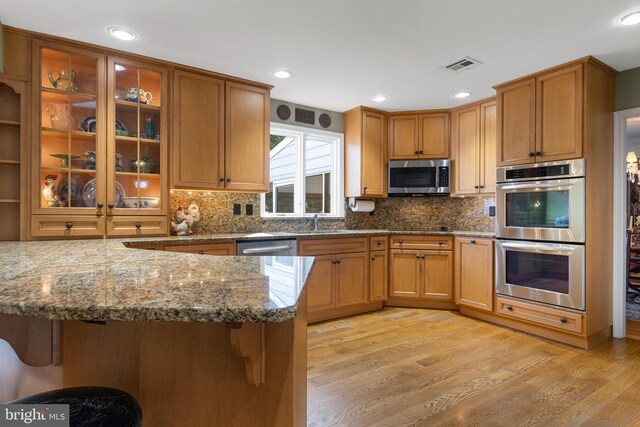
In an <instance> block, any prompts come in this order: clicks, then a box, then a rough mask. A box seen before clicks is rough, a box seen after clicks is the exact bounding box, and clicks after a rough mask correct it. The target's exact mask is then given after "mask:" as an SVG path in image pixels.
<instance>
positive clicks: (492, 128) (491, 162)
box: [480, 100, 497, 194]
mask: <svg viewBox="0 0 640 427" xmlns="http://www.w3.org/2000/svg"><path fill="white" fill-rule="evenodd" d="M496 125H497V123H496V101H495V100H494V101H491V102H486V103H483V104H481V105H480V193H483V194H495V192H496Z"/></svg>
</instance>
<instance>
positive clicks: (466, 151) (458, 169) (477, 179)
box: [452, 100, 496, 196]
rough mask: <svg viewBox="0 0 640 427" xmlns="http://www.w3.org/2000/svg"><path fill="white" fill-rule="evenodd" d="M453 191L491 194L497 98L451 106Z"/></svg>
mask: <svg viewBox="0 0 640 427" xmlns="http://www.w3.org/2000/svg"><path fill="white" fill-rule="evenodd" d="M452 122H453V146H454V148H453V152H454V158H455V164H454V176H455V179H454V194H455V195H456V196H458V195H461V196H462V195H465V196H466V195H492V194H495V191H496V189H495V187H496V178H495V174H496V170H495V168H496V155H495V153H496V102H495V100H490V101H486V102H482V103H478V104H474V105H471V106H465V107H463V108H460V109H457V110H454V111H453V113H452Z"/></svg>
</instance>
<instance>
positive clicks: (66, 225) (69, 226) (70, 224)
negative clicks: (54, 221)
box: [65, 222, 73, 230]
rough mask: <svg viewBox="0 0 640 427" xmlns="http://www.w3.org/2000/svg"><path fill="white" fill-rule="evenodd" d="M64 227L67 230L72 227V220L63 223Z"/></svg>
mask: <svg viewBox="0 0 640 427" xmlns="http://www.w3.org/2000/svg"><path fill="white" fill-rule="evenodd" d="M65 227H67V230H71V227H73V223H72V222H68V223H66V224H65Z"/></svg>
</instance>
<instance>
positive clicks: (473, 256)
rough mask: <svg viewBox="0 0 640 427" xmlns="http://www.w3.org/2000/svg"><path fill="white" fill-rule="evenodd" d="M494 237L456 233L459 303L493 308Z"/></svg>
mask: <svg viewBox="0 0 640 427" xmlns="http://www.w3.org/2000/svg"><path fill="white" fill-rule="evenodd" d="M493 245H494V243H493V240H491V239H477V238H466V237H456V240H455V250H454V254H455V267H454V269H455V289H456V292H455V294H456V296H455V301H456V304H459V305H465V306H468V307H473V308H476V309H480V310H484V311H492V310H493V296H494V286H495V285H494V273H493V270H494V266H493V259H494V258H493V257H494V249H493Z"/></svg>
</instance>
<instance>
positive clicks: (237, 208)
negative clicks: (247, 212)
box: [233, 203, 242, 215]
mask: <svg viewBox="0 0 640 427" xmlns="http://www.w3.org/2000/svg"><path fill="white" fill-rule="evenodd" d="M241 207H242V205H240V203H234V204H233V214H234V215H240V214H242V212H241V210H240V209H241Z"/></svg>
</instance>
